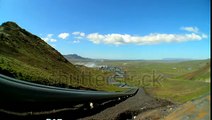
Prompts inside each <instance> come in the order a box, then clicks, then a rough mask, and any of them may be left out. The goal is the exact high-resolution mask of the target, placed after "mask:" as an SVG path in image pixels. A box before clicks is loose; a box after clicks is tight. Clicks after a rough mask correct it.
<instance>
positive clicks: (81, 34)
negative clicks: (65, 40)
mask: <svg viewBox="0 0 212 120" xmlns="http://www.w3.org/2000/svg"><path fill="white" fill-rule="evenodd" d="M72 34H73V35H79V36H81V37H84V36H85V33H83V32H73V33H72Z"/></svg>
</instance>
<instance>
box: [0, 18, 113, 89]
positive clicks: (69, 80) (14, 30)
mask: <svg viewBox="0 0 212 120" xmlns="http://www.w3.org/2000/svg"><path fill="white" fill-rule="evenodd" d="M0 73H1V74H4V75H8V76H11V77H14V78H18V79H21V80H26V81H31V82H36V83H41V84H46V85H54V86H61V87H69V88H72V87H74V88H81V89H98V90H108V89H109V90H111V88H113V87H111V86H109V85H106V83H105V81H104V80H100V81H98V82H99V83H101V85H99V84H98V85H97V84H95V83H96V79H95V76H94V75H105V74H106V73H103V72H100V71H97V70H94V69H89V68H86V67H83V69H82V68H79V67H76V66H74V65H73V64H72V63H70V62H69V61H67V60H66V59H65V58H64V57H63V56H62V55H61V54H60V53H59V52H58V51H57V50H55V49H54V48H52V47H51V46H50V45H48V44H47V43H46V42H44V41H43V40H42V39H41V38H39V37H38V36H36V35H33V34H31V33H30V32H27V31H26V30H25V29H22V28H21V27H19V26H18V25H17V24H16V23H14V22H6V23H3V24H2V25H1V26H0ZM85 73H87V74H89V75H90V76H91V78H87V79H86V78H84V77H82V74H83V75H84V74H85ZM113 89H114V88H113ZM113 89H112V90H113Z"/></svg>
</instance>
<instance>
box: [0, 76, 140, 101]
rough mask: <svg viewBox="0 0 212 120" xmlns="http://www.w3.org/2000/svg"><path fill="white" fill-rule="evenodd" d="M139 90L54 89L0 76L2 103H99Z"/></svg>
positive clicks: (133, 93)
mask: <svg viewBox="0 0 212 120" xmlns="http://www.w3.org/2000/svg"><path fill="white" fill-rule="evenodd" d="M137 91H138V88H130V89H128V90H127V91H124V92H104V91H91V90H78V89H68V88H60V87H53V86H47V85H41V84H36V83H31V82H27V81H22V80H17V79H14V78H11V77H7V76H5V75H2V74H0V101H6V102H10V101H11V102H70V103H85V102H91V101H92V102H98V101H106V100H112V99H118V98H124V97H129V96H133V95H135V94H136V93H137Z"/></svg>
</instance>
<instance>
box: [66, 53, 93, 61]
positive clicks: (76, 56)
mask: <svg viewBox="0 0 212 120" xmlns="http://www.w3.org/2000/svg"><path fill="white" fill-rule="evenodd" d="M63 56H64V57H65V58H66V59H81V60H91V59H90V58H84V57H81V56H79V55H77V54H68V55H63Z"/></svg>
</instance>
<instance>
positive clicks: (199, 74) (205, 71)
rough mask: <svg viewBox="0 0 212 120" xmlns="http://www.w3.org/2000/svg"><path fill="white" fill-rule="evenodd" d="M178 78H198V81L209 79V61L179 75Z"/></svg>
mask: <svg viewBox="0 0 212 120" xmlns="http://www.w3.org/2000/svg"><path fill="white" fill-rule="evenodd" d="M179 78H180V79H187V80H200V81H209V80H210V63H206V65H204V66H203V67H201V68H200V69H198V70H196V71H193V72H190V73H187V74H184V75H182V76H180V77H179Z"/></svg>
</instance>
